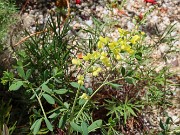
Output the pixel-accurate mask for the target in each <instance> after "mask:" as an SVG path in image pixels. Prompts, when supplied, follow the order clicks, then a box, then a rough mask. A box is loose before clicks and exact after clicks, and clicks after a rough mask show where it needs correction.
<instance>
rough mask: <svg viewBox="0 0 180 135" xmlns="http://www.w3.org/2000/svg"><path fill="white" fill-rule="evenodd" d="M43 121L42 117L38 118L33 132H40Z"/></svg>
mask: <svg viewBox="0 0 180 135" xmlns="http://www.w3.org/2000/svg"><path fill="white" fill-rule="evenodd" d="M41 122H42V118H40V119H38V121H37V122H36V124H35V125H34V130H33V134H37V133H38V131H39V129H40V127H41Z"/></svg>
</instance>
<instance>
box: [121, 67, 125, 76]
mask: <svg viewBox="0 0 180 135" xmlns="http://www.w3.org/2000/svg"><path fill="white" fill-rule="evenodd" d="M121 74H122V76H125V74H126V69H125V68H124V67H122V68H121Z"/></svg>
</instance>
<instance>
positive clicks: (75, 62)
mask: <svg viewBox="0 0 180 135" xmlns="http://www.w3.org/2000/svg"><path fill="white" fill-rule="evenodd" d="M72 64H74V65H77V66H79V65H80V64H81V60H80V59H72Z"/></svg>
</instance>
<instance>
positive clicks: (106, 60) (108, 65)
mask: <svg viewBox="0 0 180 135" xmlns="http://www.w3.org/2000/svg"><path fill="white" fill-rule="evenodd" d="M101 61H102V63H103V64H104V65H105V66H107V67H110V66H111V63H110V60H109V59H108V58H107V57H104V58H103V59H101Z"/></svg>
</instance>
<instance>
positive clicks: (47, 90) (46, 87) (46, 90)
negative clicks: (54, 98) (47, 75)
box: [42, 83, 52, 94]
mask: <svg viewBox="0 0 180 135" xmlns="http://www.w3.org/2000/svg"><path fill="white" fill-rule="evenodd" d="M42 90H44V91H45V92H47V93H49V94H51V93H52V90H51V89H50V88H49V87H48V86H47V85H46V84H45V83H43V84H42Z"/></svg>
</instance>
